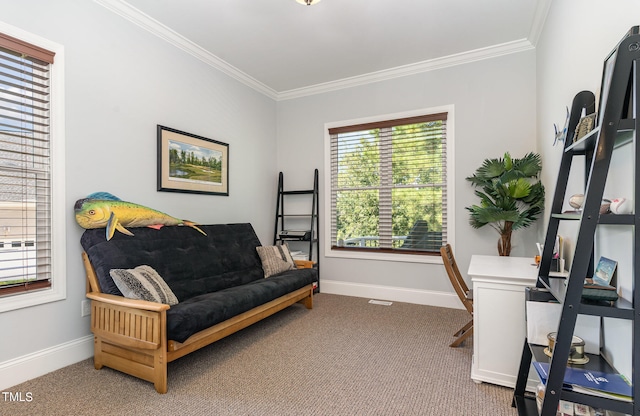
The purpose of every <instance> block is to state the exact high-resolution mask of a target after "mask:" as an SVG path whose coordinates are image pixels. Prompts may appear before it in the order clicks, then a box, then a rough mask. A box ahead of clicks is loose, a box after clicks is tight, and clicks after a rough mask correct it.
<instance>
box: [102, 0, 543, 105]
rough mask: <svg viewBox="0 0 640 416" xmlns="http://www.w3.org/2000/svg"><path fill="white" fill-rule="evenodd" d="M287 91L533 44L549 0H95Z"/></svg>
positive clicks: (242, 75)
mask: <svg viewBox="0 0 640 416" xmlns="http://www.w3.org/2000/svg"><path fill="white" fill-rule="evenodd" d="M96 1H97V2H98V3H100V4H102V5H103V6H105V7H107V8H109V9H111V10H112V11H114V12H116V13H118V14H120V15H122V16H123V17H125V18H127V19H129V20H132V21H133V22H135V23H137V24H139V25H141V26H142V27H144V28H145V29H147V30H149V31H151V32H154V33H156V34H157V35H158V36H161V37H163V38H165V39H166V40H168V41H170V42H172V43H174V44H176V45H177V46H179V47H182V48H184V49H185V50H188V51H190V52H191V53H193V54H194V55H196V56H198V57H200V59H203V60H205V61H207V62H209V63H211V64H212V65H214V66H216V67H218V68H220V69H222V70H223V71H225V72H227V73H229V74H230V75H232V76H234V77H235V78H237V79H240V80H242V81H244V82H246V83H247V84H249V85H251V86H252V87H254V88H256V89H258V90H261V91H262V92H264V93H266V94H268V95H271V96H274V98H282V97H283V96H285V97H286V96H287V94H288V95H291V94H294V95H295V94H296V93H298V94H303V91H313V90H314V89H315V90H317V89H318V88H329V87H330V88H337V87H338V86H340V85H346V84H349V83H354V82H360V83H362V82H367V81H371V80H375V79H378V78H379V77H392V76H402V75H403V74H406V73H409V72H411V71H413V72H416V71H422V70H428V69H429V68H432V67H434V66H443V65H449V64H455V63H460V62H464V61H465V60H476V59H483V58H485V57H490V56H495V55H498V54H504V53H510V52H513V51H518V50H522V49H523V48H531V47H533V45H535V41H536V39H537V33H538V30H539V27H541V26H542V23H543V20H544V17H545V16H546V12H547V10H548V7H549V4H550V2H551V0H481V1H477V0H475V1H471V0H431V1H425V0H404V1H401V0H322V1H321V2H320V3H318V4H316V5H314V6H305V5H301V4H298V3H296V2H295V1H294V0H253V1H247V0H244V1H240V0H181V1H176V0H127V1H123V0H96Z"/></svg>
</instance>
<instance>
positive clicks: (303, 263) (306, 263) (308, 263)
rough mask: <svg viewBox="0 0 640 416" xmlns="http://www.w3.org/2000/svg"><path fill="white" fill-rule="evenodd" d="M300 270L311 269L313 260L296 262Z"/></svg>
mask: <svg viewBox="0 0 640 416" xmlns="http://www.w3.org/2000/svg"><path fill="white" fill-rule="evenodd" d="M294 262H295V263H296V267H297V268H298V269H311V268H312V267H313V262H312V261H311V260H294Z"/></svg>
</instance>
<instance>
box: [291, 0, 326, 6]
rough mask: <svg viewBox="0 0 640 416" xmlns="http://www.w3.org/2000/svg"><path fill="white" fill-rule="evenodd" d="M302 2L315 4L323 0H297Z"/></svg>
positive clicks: (310, 4) (309, 4) (308, 4)
mask: <svg viewBox="0 0 640 416" xmlns="http://www.w3.org/2000/svg"><path fill="white" fill-rule="evenodd" d="M296 1H297V2H298V3H300V4H306V5H307V6H313V5H314V4H318V3H320V1H321V0H296Z"/></svg>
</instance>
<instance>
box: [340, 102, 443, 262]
mask: <svg viewBox="0 0 640 416" xmlns="http://www.w3.org/2000/svg"><path fill="white" fill-rule="evenodd" d="M440 110H441V111H438V112H433V111H430V112H423V113H421V114H419V115H411V116H405V117H399V118H395V117H394V118H389V119H380V120H373V121H371V120H367V121H365V122H356V123H354V124H351V123H349V124H343V125H340V126H328V135H329V152H328V154H329V155H330V169H329V170H330V177H328V179H329V180H330V206H329V207H328V208H329V209H328V211H329V212H330V215H331V217H330V219H328V220H329V221H327V222H328V223H329V224H330V225H329V229H328V230H327V231H328V232H329V233H330V235H331V238H330V246H329V247H328V248H329V249H330V251H331V252H332V253H342V254H343V255H344V253H349V254H346V255H344V256H347V257H349V256H351V255H352V254H353V253H370V254H371V255H372V256H373V257H372V258H376V256H377V254H376V253H381V254H385V255H388V254H393V255H395V254H413V255H416V254H417V255H423V256H424V255H427V254H438V255H439V251H440V247H441V246H442V244H443V243H446V242H448V241H450V238H449V232H450V226H449V224H448V221H447V219H448V218H449V215H448V212H449V209H448V207H449V203H450V200H449V198H448V192H447V189H448V179H449V178H448V177H447V171H448V165H449V164H450V162H449V155H448V151H449V144H450V138H449V134H448V128H447V126H448V124H449V120H450V118H451V117H450V116H451V114H450V113H451V111H452V109H451V108H448V107H447V108H446V109H445V110H447V111H442V110H443V109H440Z"/></svg>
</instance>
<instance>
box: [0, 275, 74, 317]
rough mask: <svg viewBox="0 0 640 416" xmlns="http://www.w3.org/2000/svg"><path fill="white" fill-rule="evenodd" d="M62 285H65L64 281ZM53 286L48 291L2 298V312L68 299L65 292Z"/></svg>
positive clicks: (34, 291) (0, 306)
mask: <svg viewBox="0 0 640 416" xmlns="http://www.w3.org/2000/svg"><path fill="white" fill-rule="evenodd" d="M61 283H63V284H64V281H62V282H61ZM55 286H56V285H55V282H54V283H53V286H52V287H50V288H48V289H42V290H33V291H29V292H25V293H21V294H14V295H9V296H6V297H1V298H0V312H7V311H13V310H16V309H22V308H28V307H31V306H36V305H42V304H44V303H49V302H55V301H59V300H63V299H65V298H66V293H65V290H60V289H57V290H56V288H55Z"/></svg>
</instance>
